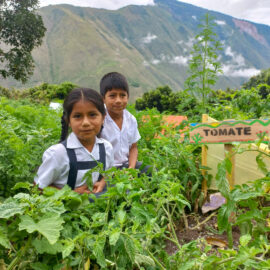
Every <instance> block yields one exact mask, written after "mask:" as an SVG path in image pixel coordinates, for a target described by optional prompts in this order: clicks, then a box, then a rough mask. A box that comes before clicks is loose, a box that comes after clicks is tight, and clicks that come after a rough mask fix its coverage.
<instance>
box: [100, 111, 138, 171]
mask: <svg viewBox="0 0 270 270" xmlns="http://www.w3.org/2000/svg"><path fill="white" fill-rule="evenodd" d="M101 137H102V138H104V139H105V140H107V141H109V142H110V143H111V144H112V146H113V153H114V166H121V165H122V164H124V163H126V162H127V161H128V158H129V150H130V147H131V145H132V144H134V143H136V142H137V141H138V140H139V139H140V138H141V136H140V133H139V131H138V124H137V120H136V118H135V117H134V116H133V115H132V114H131V113H130V112H128V111H127V110H124V111H123V124H122V129H120V128H119V127H118V126H117V124H116V123H115V122H114V120H113V119H112V118H111V116H110V115H109V113H108V111H107V114H106V117H105V120H104V127H103V129H102V132H101Z"/></svg>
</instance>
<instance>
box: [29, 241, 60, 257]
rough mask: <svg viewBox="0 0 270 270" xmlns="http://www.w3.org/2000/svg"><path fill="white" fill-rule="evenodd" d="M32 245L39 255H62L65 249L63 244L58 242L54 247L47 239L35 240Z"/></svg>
mask: <svg viewBox="0 0 270 270" xmlns="http://www.w3.org/2000/svg"><path fill="white" fill-rule="evenodd" d="M32 244H33V246H34V247H35V249H36V251H37V252H38V253H39V254H43V253H47V254H53V255H55V254H57V253H60V252H61V251H62V249H63V246H62V244H61V243H59V242H57V243H55V244H53V245H52V244H50V243H49V241H48V240H47V239H46V238H42V239H34V240H33V242H32Z"/></svg>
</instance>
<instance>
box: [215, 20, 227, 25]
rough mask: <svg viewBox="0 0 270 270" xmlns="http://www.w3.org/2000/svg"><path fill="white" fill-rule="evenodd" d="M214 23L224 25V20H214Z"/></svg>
mask: <svg viewBox="0 0 270 270" xmlns="http://www.w3.org/2000/svg"><path fill="white" fill-rule="evenodd" d="M215 23H216V24H218V25H226V22H225V21H219V20H215Z"/></svg>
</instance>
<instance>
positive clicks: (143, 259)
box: [135, 253, 155, 267]
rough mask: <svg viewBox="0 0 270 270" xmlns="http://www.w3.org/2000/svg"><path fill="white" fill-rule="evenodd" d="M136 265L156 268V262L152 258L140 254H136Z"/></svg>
mask: <svg viewBox="0 0 270 270" xmlns="http://www.w3.org/2000/svg"><path fill="white" fill-rule="evenodd" d="M135 263H136V264H138V265H141V264H145V265H150V266H153V267H154V266H155V262H154V260H153V259H152V258H151V257H149V256H145V255H143V254H138V253H137V254H135Z"/></svg>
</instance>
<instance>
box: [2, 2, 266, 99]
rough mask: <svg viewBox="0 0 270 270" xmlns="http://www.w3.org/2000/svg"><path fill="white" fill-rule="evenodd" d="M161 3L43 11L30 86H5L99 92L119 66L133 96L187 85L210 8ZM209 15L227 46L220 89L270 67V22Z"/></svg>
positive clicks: (9, 84)
mask: <svg viewBox="0 0 270 270" xmlns="http://www.w3.org/2000/svg"><path fill="white" fill-rule="evenodd" d="M155 2H156V4H155V5H154V6H128V7H125V8H121V9H119V10H116V11H109V10H104V9H93V8H84V7H74V6H70V5H56V6H48V7H44V8H42V9H41V10H40V13H41V15H42V17H43V20H44V23H45V26H46V27H47V33H46V36H45V38H44V41H43V45H42V46H41V47H40V48H38V49H37V50H35V51H34V52H33V56H34V59H35V63H36V69H35V72H34V75H33V77H32V78H30V80H29V81H28V83H27V84H26V85H25V86H22V85H21V84H20V83H18V82H15V81H12V80H6V81H3V82H1V85H2V86H6V87H19V88H21V87H29V86H34V85H37V84H40V83H42V82H48V83H56V84H59V83H62V82H64V81H71V82H72V83H75V84H78V85H80V86H89V87H92V88H95V89H98V84H99V80H100V78H101V77H102V75H103V74H104V73H106V72H109V71H113V70H114V71H119V72H122V73H124V74H125V75H126V76H127V78H128V81H129V83H130V85H131V88H132V91H131V100H134V99H135V97H138V96H141V95H142V94H143V93H144V92H145V91H147V90H150V89H154V88H156V87H157V86H159V85H169V86H170V87H171V88H172V89H174V90H180V89H182V87H183V84H184V80H185V78H186V77H187V74H186V71H187V62H188V59H189V53H190V50H191V46H192V39H193V38H194V37H195V35H196V33H197V31H198V24H199V20H200V18H201V17H202V16H203V14H204V13H205V12H206V10H205V9H202V8H198V7H195V6H192V5H189V4H184V3H181V2H178V1H176V0H168V1H165V0H156V1H155ZM210 13H211V14H212V15H214V16H215V19H216V23H217V27H216V29H215V30H216V32H217V34H218V37H219V39H220V40H221V41H222V42H223V43H224V52H223V54H222V55H221V56H220V57H221V61H222V62H223V64H224V76H222V77H221V78H220V80H219V82H218V85H217V87H221V88H223V89H225V88H227V87H231V88H234V87H239V86H240V84H241V83H243V82H244V81H247V79H248V76H249V74H251V75H254V74H252V72H253V73H254V71H256V70H257V71H258V70H261V69H265V68H268V67H269V65H270V64H269V63H270V27H268V26H264V25H258V24H254V23H249V22H245V21H240V20H235V19H234V18H232V17H230V16H226V15H224V14H221V13H216V12H210ZM251 75H250V76H251Z"/></svg>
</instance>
